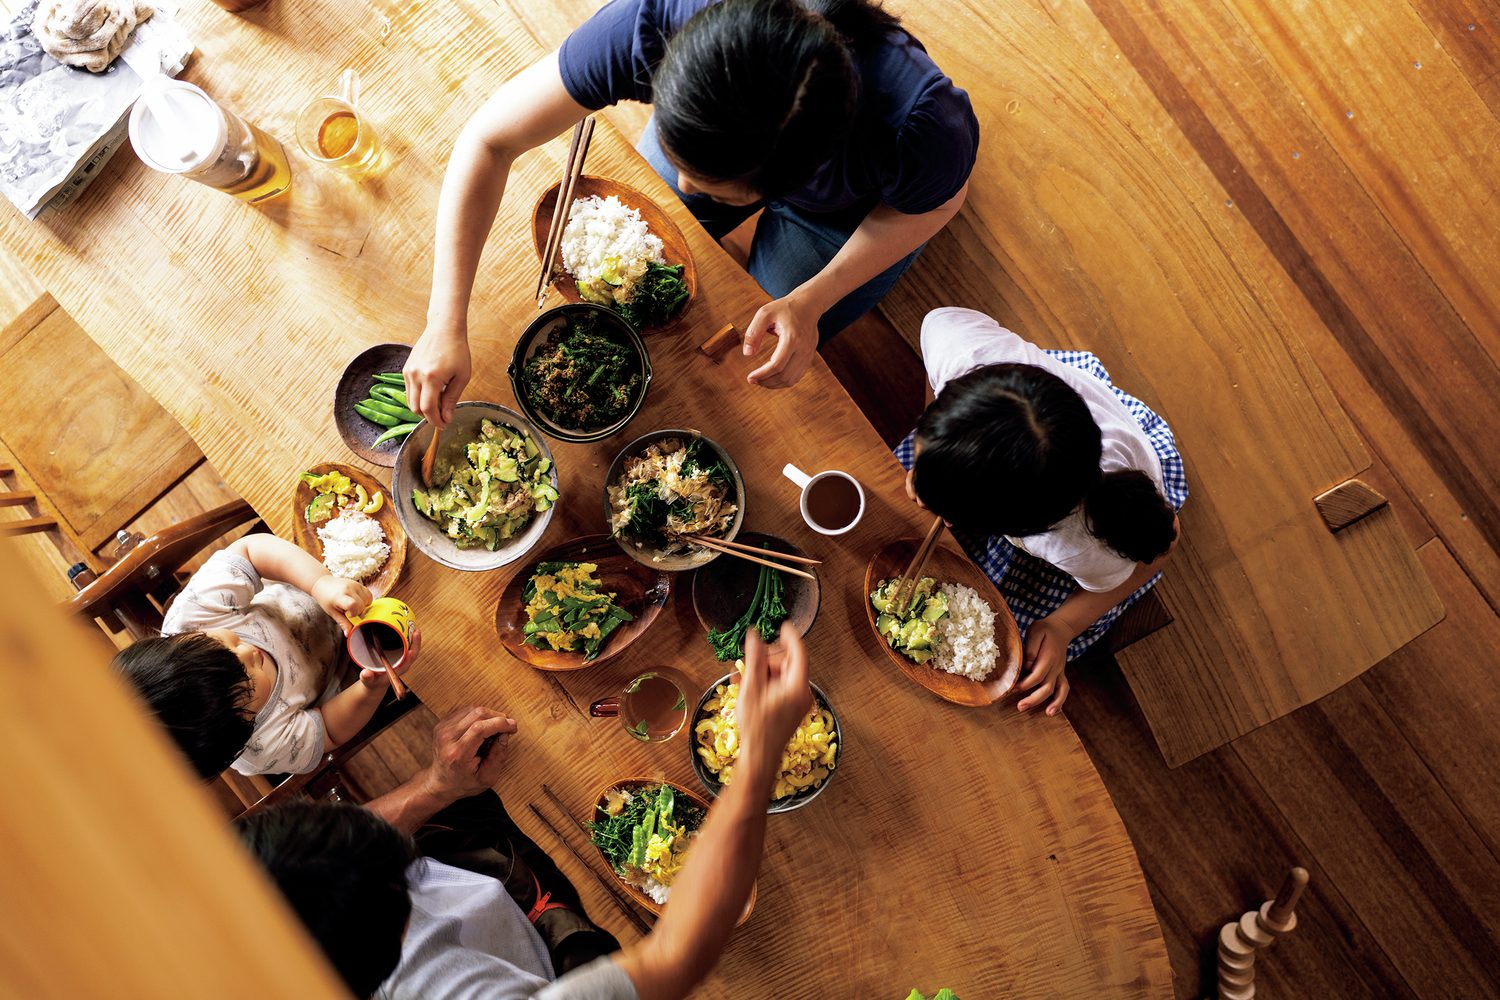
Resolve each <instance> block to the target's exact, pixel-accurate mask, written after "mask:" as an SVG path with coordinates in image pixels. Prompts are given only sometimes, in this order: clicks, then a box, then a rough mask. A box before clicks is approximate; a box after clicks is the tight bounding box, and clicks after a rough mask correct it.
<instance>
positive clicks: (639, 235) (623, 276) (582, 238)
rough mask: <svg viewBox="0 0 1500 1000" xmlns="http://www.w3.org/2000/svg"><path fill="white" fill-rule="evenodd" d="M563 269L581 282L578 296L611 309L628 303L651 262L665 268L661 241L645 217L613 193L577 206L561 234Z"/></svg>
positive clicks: (595, 197) (584, 201) (584, 200)
mask: <svg viewBox="0 0 1500 1000" xmlns="http://www.w3.org/2000/svg"><path fill="white" fill-rule="evenodd" d="M562 259H563V267H565V268H567V269H568V273H569V274H571V275H572V276H573V279H574V280H575V281H577V282H578V294H579V295H580V296H582V297H583V298H585V299H587V300H589V301H590V302H597V303H599V304H600V305H612V304H615V303H625V302H629V301H630V296H631V293H632V291H633V290H634V288H635V284H636V282H638V281H639V280H640V279H641V276H642V275H644V274H645V273H646V265H647V264H665V263H666V260H667V259H666V257H665V256H664V255H663V254H662V243H661V238H660V237H659V236H654V235H652V233H651V230H650V228H649V227H648V226H647V225H646V223H645V221H644V220H642V219H641V213H640V212H638V211H636V210H635V209H633V208H631V207H630V206H628V205H626V204H624V203H622V202H621V201H620V199H619V198H617V197H615V196H614V195H610V196H609V197H608V198H600V197H599V196H598V195H591V196H590V197H588V198H579V199H578V200H576V201H574V202H573V206H572V208H571V210H570V211H569V213H568V222H567V225H565V226H563V233H562Z"/></svg>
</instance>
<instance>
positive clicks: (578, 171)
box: [536, 115, 594, 309]
mask: <svg viewBox="0 0 1500 1000" xmlns="http://www.w3.org/2000/svg"><path fill="white" fill-rule="evenodd" d="M593 138H594V116H593V115H589V116H588V117H587V118H585V119H584V120H583V121H581V122H579V123H578V124H577V125H575V126H573V141H572V142H571V143H569V144H568V167H567V172H566V173H564V174H563V179H562V180H561V181H560V182H559V183H558V185H557V204H556V205H554V206H553V207H552V227H551V228H550V229H548V230H547V247H546V250H545V252H544V253H543V254H542V272H541V274H540V275H538V276H537V280H536V307H537V308H538V309H540V308H542V302H543V301H544V300H545V299H546V296H547V286H548V285H550V284H552V261H553V260H554V258H556V257H557V248H558V246H560V245H561V243H562V231H563V227H564V226H566V225H567V222H568V210H569V209H570V208H571V206H572V204H573V190H574V188H576V187H577V186H578V178H579V177H580V176H582V175H583V158H584V157H586V156H588V155H589V143H590V142H591V141H592V140H593Z"/></svg>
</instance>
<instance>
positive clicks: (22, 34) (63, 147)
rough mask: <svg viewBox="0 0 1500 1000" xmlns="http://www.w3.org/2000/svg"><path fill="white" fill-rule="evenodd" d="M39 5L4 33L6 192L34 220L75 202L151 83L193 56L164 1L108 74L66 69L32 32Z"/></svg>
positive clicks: (0, 116) (1, 188)
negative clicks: (45, 211)
mask: <svg viewBox="0 0 1500 1000" xmlns="http://www.w3.org/2000/svg"><path fill="white" fill-rule="evenodd" d="M37 3H38V0H28V2H27V3H26V4H25V5H23V6H22V7H21V9H20V10H19V11H18V12H17V13H16V15H15V17H13V18H11V20H10V23H9V24H6V25H5V26H4V27H3V29H0V192H3V193H4V194H5V196H6V197H7V198H9V199H10V200H11V202H12V204H14V205H15V206H16V207H17V208H19V209H20V210H21V211H22V212H24V213H25V214H26V215H27V217H29V218H33V219H34V218H36V217H37V215H38V214H39V213H40V212H41V211H42V209H43V208H45V207H47V206H48V204H49V203H50V204H53V205H54V206H55V207H60V206H61V205H63V204H66V203H67V202H68V201H70V200H71V199H72V198H73V197H74V196H76V195H77V194H78V192H79V191H81V190H82V189H83V188H84V187H85V186H86V185H87V184H88V182H89V181H91V180H92V179H93V178H94V176H95V175H97V174H98V172H99V168H100V167H102V166H103V165H104V163H105V161H107V160H108V159H109V157H110V156H111V155H113V153H114V151H115V150H116V149H118V148H119V146H120V145H121V143H122V142H123V141H124V138H125V130H126V123H127V119H128V116H129V113H130V106H131V105H132V104H134V103H135V99H136V97H138V96H139V95H140V92H141V84H142V83H143V82H144V80H145V79H146V77H148V76H154V75H156V74H158V73H166V74H167V75H169V76H176V75H177V74H178V73H180V72H182V68H183V66H184V65H186V64H187V60H188V57H189V56H190V55H192V53H193V43H192V41H191V40H190V39H189V38H188V37H187V33H186V32H185V31H184V30H183V29H182V26H181V25H179V24H178V23H177V21H176V19H175V15H176V13H177V8H176V5H175V4H173V3H170V2H167V0H162V2H160V3H157V4H156V5H155V6H156V7H157V14H156V16H155V17H153V18H152V19H151V20H150V21H147V22H146V23H144V24H142V25H140V26H138V27H137V28H136V32H135V35H134V37H132V38H131V40H130V44H129V45H127V46H125V50H124V51H123V52H122V53H120V58H118V59H116V60H115V62H114V64H113V65H111V66H110V67H109V69H108V70H106V71H105V72H103V73H98V74H94V73H89V72H87V71H86V70H81V69H74V68H72V67H70V66H64V65H63V64H62V63H60V62H58V61H57V60H56V59H53V58H52V57H51V56H49V55H47V54H46V53H45V52H43V51H42V46H41V43H40V42H38V41H37V40H36V38H35V37H34V36H33V35H32V33H31V21H32V18H33V17H34V16H35V14H36V8H37Z"/></svg>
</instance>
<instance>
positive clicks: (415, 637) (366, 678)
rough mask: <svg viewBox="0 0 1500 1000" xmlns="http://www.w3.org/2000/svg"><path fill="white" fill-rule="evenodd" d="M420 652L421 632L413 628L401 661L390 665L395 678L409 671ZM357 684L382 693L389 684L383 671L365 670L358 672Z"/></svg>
mask: <svg viewBox="0 0 1500 1000" xmlns="http://www.w3.org/2000/svg"><path fill="white" fill-rule="evenodd" d="M421 651H422V632H421V630H420V629H418V628H416V627H413V628H412V630H411V639H410V640H409V644H408V645H407V647H406V655H405V656H403V657H402V658H401V661H400V662H399V663H392V664H391V670H392V672H394V673H395V675H396V676H397V677H401V676H403V675H404V674H405V673H406V672H407V671H408V670H410V669H411V665H412V664H413V663H416V662H417V654H418V653H420V652H421ZM359 682H360V683H361V684H363V685H364V686H365V687H367V688H369V689H370V690H372V691H384V689H385V686H386V684H388V683H389V682H388V681H387V680H386V679H385V671H384V670H367V669H366V670H361V671H360V672H359Z"/></svg>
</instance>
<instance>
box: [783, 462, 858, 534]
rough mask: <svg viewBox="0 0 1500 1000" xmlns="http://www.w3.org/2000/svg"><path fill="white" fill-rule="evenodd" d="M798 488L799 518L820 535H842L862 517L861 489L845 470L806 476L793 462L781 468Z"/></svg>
mask: <svg viewBox="0 0 1500 1000" xmlns="http://www.w3.org/2000/svg"><path fill="white" fill-rule="evenodd" d="M781 474H782V475H783V476H786V477H787V478H788V479H790V480H791V481H792V482H794V483H796V484H797V486H798V487H799V488H800V489H801V490H802V499H801V501H800V504H799V506H800V507H801V510H802V520H804V521H806V522H807V526H808V527H809V528H811V529H812V530H814V531H816V532H818V533H819V534H821V535H842V534H844V532H846V531H849V530H850V529H852V528H853V527H854V526H855V525H856V524H858V523H859V520H860V518H862V517H864V516H865V490H864V487H862V486H860V485H859V481H858V480H857V479H855V478H854V477H853V476H851V475H849V473H847V472H840V471H838V470H837V469H830V470H828V471H826V472H820V473H818V474H817V475H815V476H809V475H808V474H807V473H805V472H803V471H802V470H801V469H799V468H797V467H796V466H795V465H791V464H788V465H786V466H785V467H783V468H782V470H781Z"/></svg>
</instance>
